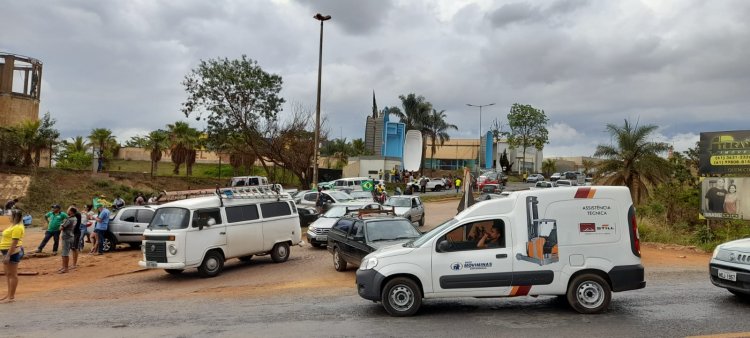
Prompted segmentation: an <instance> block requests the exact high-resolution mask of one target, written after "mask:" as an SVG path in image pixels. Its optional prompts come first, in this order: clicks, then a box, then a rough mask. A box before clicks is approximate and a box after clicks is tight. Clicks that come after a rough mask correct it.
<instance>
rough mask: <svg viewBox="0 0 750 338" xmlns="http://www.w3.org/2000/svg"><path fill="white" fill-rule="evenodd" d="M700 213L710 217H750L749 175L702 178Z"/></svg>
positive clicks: (745, 218) (746, 218)
mask: <svg viewBox="0 0 750 338" xmlns="http://www.w3.org/2000/svg"><path fill="white" fill-rule="evenodd" d="M701 214H703V217H705V218H712V219H744V220H748V219H750V177H707V178H705V179H703V182H702V185H701Z"/></svg>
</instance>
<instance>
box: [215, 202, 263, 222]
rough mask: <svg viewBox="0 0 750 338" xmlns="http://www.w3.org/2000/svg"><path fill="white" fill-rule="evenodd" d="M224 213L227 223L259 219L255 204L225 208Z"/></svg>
mask: <svg viewBox="0 0 750 338" xmlns="http://www.w3.org/2000/svg"><path fill="white" fill-rule="evenodd" d="M224 211H225V212H226V214H227V222H228V223H235V222H245V221H252V220H256V219H258V218H259V216H258V207H256V206H255V204H252V205H240V206H236V207H227V208H226V209H224Z"/></svg>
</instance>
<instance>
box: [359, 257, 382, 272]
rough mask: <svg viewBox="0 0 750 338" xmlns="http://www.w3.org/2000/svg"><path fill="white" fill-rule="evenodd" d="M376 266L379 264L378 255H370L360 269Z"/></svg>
mask: <svg viewBox="0 0 750 338" xmlns="http://www.w3.org/2000/svg"><path fill="white" fill-rule="evenodd" d="M376 266H378V259H377V258H376V257H370V258H368V259H366V260H363V261H362V264H360V265H359V267H360V269H362V270H370V269H372V268H374V267H376Z"/></svg>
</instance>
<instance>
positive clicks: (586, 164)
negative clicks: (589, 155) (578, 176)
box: [581, 160, 596, 177]
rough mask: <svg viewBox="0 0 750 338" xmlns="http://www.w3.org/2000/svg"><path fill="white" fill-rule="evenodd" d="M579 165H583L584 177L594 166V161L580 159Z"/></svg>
mask: <svg viewBox="0 0 750 338" xmlns="http://www.w3.org/2000/svg"><path fill="white" fill-rule="evenodd" d="M581 165H582V166H583V174H584V175H586V177H588V176H589V174H590V173H591V169H593V168H594V167H595V166H596V162H594V161H592V160H582V161H581Z"/></svg>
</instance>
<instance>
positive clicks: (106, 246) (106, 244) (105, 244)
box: [102, 238, 112, 251]
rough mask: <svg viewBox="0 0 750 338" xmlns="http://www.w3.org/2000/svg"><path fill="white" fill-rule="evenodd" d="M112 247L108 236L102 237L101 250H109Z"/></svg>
mask: <svg viewBox="0 0 750 338" xmlns="http://www.w3.org/2000/svg"><path fill="white" fill-rule="evenodd" d="M110 249H112V241H110V240H109V238H104V242H103V243H102V251H109V250H110Z"/></svg>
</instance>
